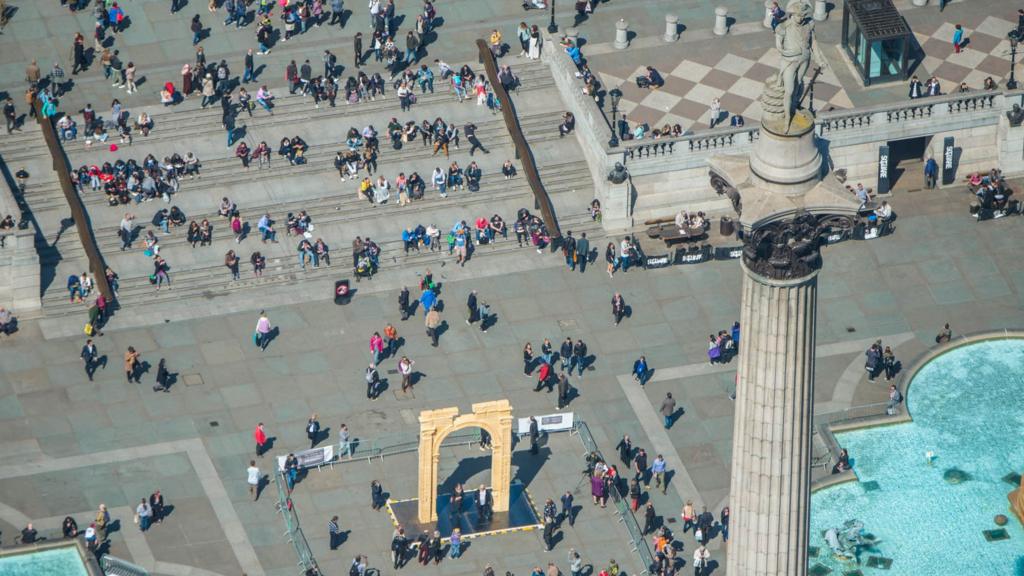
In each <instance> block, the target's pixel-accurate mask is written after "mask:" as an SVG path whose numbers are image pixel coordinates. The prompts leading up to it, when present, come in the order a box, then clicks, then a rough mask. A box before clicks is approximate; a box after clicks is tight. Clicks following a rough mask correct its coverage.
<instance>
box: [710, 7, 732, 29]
mask: <svg viewBox="0 0 1024 576" xmlns="http://www.w3.org/2000/svg"><path fill="white" fill-rule="evenodd" d="M728 14H729V9H728V8H726V7H725V6H719V7H718V8H715V28H714V30H712V31H713V32H714V33H715V36H725V35H726V34H727V33H728V32H729V27H728V26H726V15H728Z"/></svg>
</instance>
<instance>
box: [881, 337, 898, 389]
mask: <svg viewBox="0 0 1024 576" xmlns="http://www.w3.org/2000/svg"><path fill="white" fill-rule="evenodd" d="M882 368H883V369H884V370H885V381H886V382H891V381H892V379H893V378H895V377H896V372H897V370H896V368H897V361H896V354H894V353H893V351H892V348H891V347H889V346H886V347H885V351H883V352H882Z"/></svg>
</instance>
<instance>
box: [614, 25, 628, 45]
mask: <svg viewBox="0 0 1024 576" xmlns="http://www.w3.org/2000/svg"><path fill="white" fill-rule="evenodd" d="M613 45H614V46H615V48H616V49H617V50H624V49H625V48H627V47H628V46H629V24H628V23H627V22H626V21H625V20H622V19H620V20H619V21H618V22H616V23H615V44H613Z"/></svg>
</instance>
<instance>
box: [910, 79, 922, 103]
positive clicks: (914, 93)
mask: <svg viewBox="0 0 1024 576" xmlns="http://www.w3.org/2000/svg"><path fill="white" fill-rule="evenodd" d="M923 95H924V87H923V86H922V84H921V81H920V80H918V79H917V76H914V77H912V78H911V79H910V92H909V93H908V94H907V96H908V97H910V98H911V99H915V98H920V97H921V96H923Z"/></svg>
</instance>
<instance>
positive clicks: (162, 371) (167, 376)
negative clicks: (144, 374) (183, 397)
mask: <svg viewBox="0 0 1024 576" xmlns="http://www.w3.org/2000/svg"><path fill="white" fill-rule="evenodd" d="M170 380H171V373H170V372H169V371H168V370H167V360H166V359H165V358H161V359H160V361H159V362H157V364H156V384H155V385H154V386H153V392H170V391H171V387H170Z"/></svg>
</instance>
